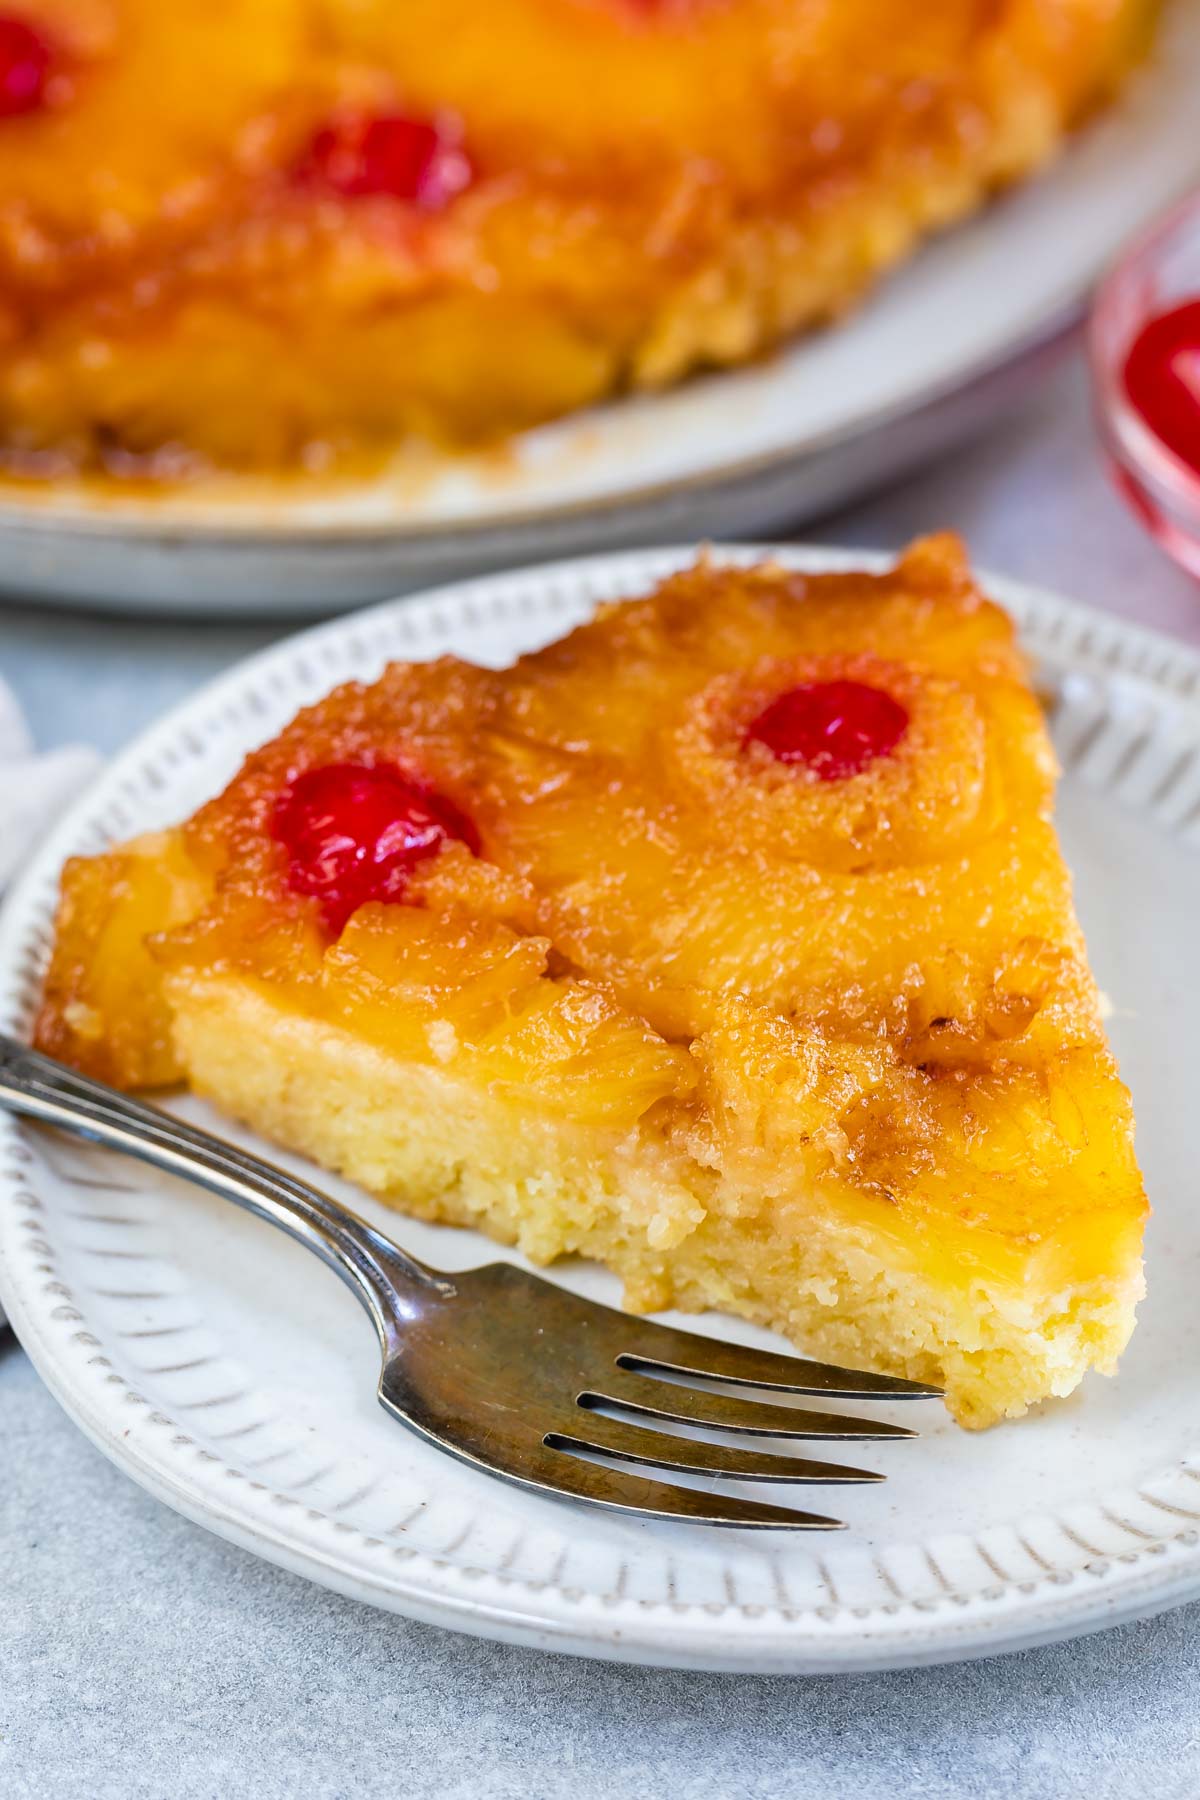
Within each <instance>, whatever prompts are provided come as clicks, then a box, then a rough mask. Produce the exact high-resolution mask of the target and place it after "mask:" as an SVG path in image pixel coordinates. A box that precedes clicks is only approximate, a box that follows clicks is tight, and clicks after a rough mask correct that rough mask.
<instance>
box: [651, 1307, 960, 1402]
mask: <svg viewBox="0 0 1200 1800" xmlns="http://www.w3.org/2000/svg"><path fill="white" fill-rule="evenodd" d="M628 1342H629V1348H628V1349H627V1350H623V1351H622V1352H621V1354H620V1355H619V1356H618V1357H617V1359H616V1360H617V1362H618V1364H619V1365H620V1367H621V1368H623V1369H634V1370H637V1371H638V1372H639V1373H641V1374H647V1375H652V1374H654V1373H655V1371H656V1370H663V1371H664V1372H666V1373H668V1374H675V1375H692V1376H697V1377H703V1376H707V1378H708V1379H709V1380H710V1381H737V1382H741V1383H742V1384H743V1385H744V1386H746V1387H770V1388H781V1389H782V1390H783V1391H784V1392H785V1393H789V1394H824V1395H828V1396H829V1398H831V1399H851V1398H857V1397H858V1396H859V1395H864V1394H865V1395H873V1396H874V1397H875V1398H876V1399H881V1400H882V1399H887V1400H940V1399H941V1397H942V1389H941V1388H940V1387H934V1386H933V1384H932V1383H931V1382H927V1381H906V1380H904V1379H903V1378H902V1377H901V1376H899V1375H874V1374H871V1373H870V1372H869V1371H868V1370H865V1369H840V1368H838V1367H836V1366H835V1365H834V1364H833V1363H822V1362H811V1361H810V1360H809V1359H808V1358H807V1357H803V1356H788V1355H786V1354H781V1353H780V1352H778V1351H774V1350H752V1349H750V1347H749V1346H748V1345H746V1344H727V1343H723V1342H720V1341H718V1340H717V1339H715V1338H708V1337H702V1336H701V1335H700V1334H699V1333H698V1332H695V1331H676V1330H675V1329H674V1327H673V1326H670V1325H660V1324H658V1323H657V1321H655V1320H652V1319H646V1320H636V1321H635V1320H632V1319H631V1320H630V1321H629V1332H628Z"/></svg>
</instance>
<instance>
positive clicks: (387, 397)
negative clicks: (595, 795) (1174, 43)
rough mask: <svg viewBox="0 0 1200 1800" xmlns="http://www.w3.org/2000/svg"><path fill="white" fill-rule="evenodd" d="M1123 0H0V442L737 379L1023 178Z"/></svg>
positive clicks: (1107, 73) (280, 441)
mask: <svg viewBox="0 0 1200 1800" xmlns="http://www.w3.org/2000/svg"><path fill="white" fill-rule="evenodd" d="M1151 12H1152V5H1151V0H937V4H933V5H919V4H914V3H913V0H170V4H165V3H164V0H0V346H2V348H3V355H0V456H3V458H4V459H5V460H6V461H7V463H8V466H9V467H10V468H11V469H13V470H15V471H17V472H24V473H26V474H28V475H54V474H58V473H69V472H72V471H76V470H85V471H86V470H94V469H101V470H105V471H107V472H109V473H110V474H116V475H157V476H159V477H162V478H170V477H178V476H182V475H185V474H188V473H194V472H197V471H202V470H203V469H205V468H211V467H217V468H228V469H238V470H268V471H269V470H278V469H285V470H286V469H293V468H298V469H308V470H322V469H329V468H331V467H332V468H341V469H346V470H347V471H348V472H350V471H353V470H356V469H359V468H361V467H363V466H364V464H368V465H369V464H370V463H372V462H377V461H378V460H379V459H380V458H381V457H383V456H384V455H386V454H387V453H388V452H390V451H392V450H394V449H395V448H396V447H397V446H398V445H400V444H401V443H403V442H405V441H418V440H435V441H437V442H440V443H443V444H444V443H450V444H464V443H467V444H477V443H480V442H486V441H488V440H492V439H495V438H497V437H499V436H502V435H503V434H506V433H509V432H512V431H514V430H518V429H520V428H522V427H524V426H527V425H530V424H532V423H538V422H541V421H543V420H546V419H548V418H552V417H554V416H557V415H560V414H562V413H565V412H569V411H570V410H572V409H574V408H578V407H581V406H585V405H588V404H591V403H592V402H595V401H598V400H602V399H604V398H606V397H608V396H609V395H611V394H613V393H616V392H619V391H622V390H625V389H629V388H654V387H660V386H662V385H664V384H666V383H669V382H672V381H674V380H676V379H677V378H679V377H680V376H682V375H684V374H685V373H686V372H687V371H688V370H690V369H693V368H696V367H702V366H714V365H723V364H730V363H737V362H740V361H742V360H744V359H745V358H747V357H750V356H752V355H754V354H755V353H757V352H759V351H761V350H762V349H764V348H765V347H768V346H770V345H772V344H774V343H776V342H778V341H779V340H780V339H781V338H782V337H784V336H785V335H786V334H788V333H790V332H793V331H795V330H797V329H799V328H801V327H804V326H808V325H811V324H813V323H816V322H819V321H821V320H824V319H828V318H830V317H832V316H834V315H836V314H837V313H839V312H841V311H842V310H843V309H844V308H845V307H846V306H847V305H848V304H849V303H850V302H851V301H852V300H853V299H854V298H855V297H856V296H857V295H858V294H859V293H860V292H861V291H862V290H863V289H864V287H866V286H867V285H868V283H869V282H870V281H871V279H872V278H873V277H874V276H875V275H877V274H878V273H879V272H880V271H881V270H883V269H885V268H886V267H888V266H889V265H890V264H892V263H894V262H895V261H896V260H897V259H898V258H900V257H901V256H903V255H904V254H905V253H906V252H907V251H908V250H909V249H910V247H911V246H912V244H913V242H914V241H915V240H916V239H917V238H919V237H920V236H921V235H923V234H924V233H927V232H929V231H932V230H935V229H937V228H939V227H942V226H944V225H946V224H947V223H949V222H951V221H952V220H954V219H956V218H959V217H961V216H962V215H963V214H965V213H967V212H969V211H971V210H972V209H973V208H974V207H976V206H978V205H979V204H980V203H981V202H982V201H983V199H984V198H985V197H986V196H987V194H988V193H989V192H991V191H992V190H994V189H995V188H997V187H999V186H1001V185H1003V184H1005V183H1007V182H1009V181H1012V180H1014V179H1016V178H1018V177H1020V176H1022V175H1024V174H1025V173H1027V172H1028V171H1029V170H1031V169H1033V168H1035V167H1037V166H1038V165H1039V164H1041V163H1042V162H1044V161H1045V160H1046V159H1047V158H1048V157H1049V156H1050V155H1051V154H1052V153H1053V151H1054V150H1055V148H1056V147H1057V145H1058V144H1059V142H1060V140H1061V137H1062V134H1063V132H1064V131H1065V130H1066V129H1067V128H1068V127H1069V126H1070V125H1071V124H1072V123H1073V122H1074V121H1075V120H1076V119H1077V118H1078V117H1079V116H1080V115H1081V114H1082V113H1084V112H1085V111H1086V110H1087V109H1088V108H1089V107H1090V106H1092V105H1094V104H1096V103H1098V102H1099V101H1101V100H1103V99H1104V98H1105V97H1106V96H1107V95H1108V93H1109V92H1110V91H1111V90H1112V88H1113V87H1114V85H1115V83H1116V81H1117V80H1118V78H1119V77H1120V75H1121V74H1122V73H1123V72H1124V71H1125V70H1126V68H1127V67H1128V66H1129V64H1130V62H1131V61H1132V60H1133V57H1134V55H1135V53H1136V50H1137V48H1138V44H1139V39H1140V38H1141V37H1143V36H1144V35H1145V30H1146V27H1147V24H1148V21H1149V18H1150V15H1151Z"/></svg>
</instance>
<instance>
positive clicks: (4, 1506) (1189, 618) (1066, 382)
mask: <svg viewBox="0 0 1200 1800" xmlns="http://www.w3.org/2000/svg"><path fill="white" fill-rule="evenodd" d="M943 525H945V526H953V527H955V528H956V529H958V530H960V531H962V532H963V533H964V535H965V536H966V537H967V539H968V541H969V543H970V545H971V548H972V551H973V552H974V554H975V557H976V559H977V561H979V562H980V563H983V564H986V565H990V566H991V567H993V568H995V569H998V570H1003V571H1005V572H1006V573H1009V574H1012V575H1016V576H1023V577H1026V578H1028V579H1030V580H1035V581H1039V582H1041V583H1042V584H1043V585H1045V586H1049V587H1058V588H1060V589H1061V590H1063V591H1065V592H1067V593H1070V594H1074V595H1076V596H1078V597H1080V598H1084V599H1088V600H1091V601H1093V602H1094V603H1096V604H1097V605H1100V606H1104V607H1107V608H1109V609H1111V610H1113V611H1115V612H1121V613H1125V614H1127V615H1129V616H1131V617H1136V618H1138V619H1140V620H1142V621H1143V622H1145V623H1147V624H1152V625H1155V626H1157V627H1159V628H1160V629H1162V630H1167V631H1174V632H1175V633H1177V634H1178V635H1179V636H1181V637H1184V638H1187V639H1188V640H1189V641H1191V642H1193V643H1196V644H1200V590H1197V589H1196V588H1195V587H1193V585H1192V584H1191V583H1190V582H1188V581H1187V580H1186V579H1185V578H1184V577H1183V576H1181V575H1179V574H1178V573H1176V572H1175V571H1174V570H1173V569H1171V568H1170V567H1169V566H1168V565H1167V564H1166V563H1165V562H1164V561H1163V560H1162V559H1161V558H1160V557H1159V555H1158V554H1157V552H1156V551H1155V550H1154V549H1153V547H1152V546H1151V545H1149V544H1148V543H1147V542H1146V540H1145V539H1144V538H1143V537H1142V536H1141V534H1140V533H1139V531H1138V530H1137V528H1136V527H1135V526H1134V525H1133V524H1132V523H1131V522H1130V521H1129V520H1128V519H1127V518H1126V517H1125V516H1124V514H1123V513H1122V512H1121V510H1120V509H1119V507H1118V505H1117V503H1116V502H1115V501H1114V499H1113V498H1112V496H1111V494H1110V492H1109V490H1108V488H1107V486H1106V484H1105V481H1104V479H1103V477H1102V475H1101V472H1100V470H1099V467H1098V463H1097V460H1096V456H1095V452H1094V449H1093V445H1092V441H1091V435H1090V430H1089V424H1088V416H1087V403H1086V394H1085V388H1084V381H1083V373H1082V368H1081V364H1080V361H1079V358H1078V356H1077V355H1074V354H1072V355H1068V356H1067V358H1066V359H1065V360H1064V362H1063V363H1062V365H1061V367H1060V368H1059V370H1058V372H1057V373H1056V374H1055V375H1053V376H1052V377H1051V378H1050V379H1049V380H1048V381H1047V382H1046V384H1045V385H1044V386H1043V387H1042V388H1041V389H1040V391H1039V392H1038V393H1037V394H1035V395H1034V396H1032V398H1031V399H1030V400H1028V401H1027V402H1026V403H1025V404H1024V405H1023V406H1022V408H1021V410H1020V411H1019V412H1018V413H1017V414H1016V415H1015V416H1014V417H1013V418H1012V419H1010V420H1007V421H1005V422H1004V423H1003V424H1001V426H1000V427H999V428H998V429H997V431H996V432H995V434H994V435H992V436H991V437H990V438H989V439H988V440H987V441H986V442H985V443H983V444H978V445H976V446H974V447H972V448H969V449H968V450H966V451H963V452H960V453H958V454H956V455H955V456H953V457H951V458H949V459H947V460H945V461H944V462H942V463H941V464H940V465H938V466H935V467H934V468H931V469H927V470H924V471H922V472H921V473H919V474H918V475H915V476H914V477H913V478H912V479H911V480H909V481H908V482H906V483H904V484H902V485H900V486H898V487H896V488H894V489H892V490H891V491H890V492H889V493H888V494H886V495H884V496H881V497H879V498H877V499H875V500H874V501H872V502H870V503H869V504H866V505H862V506H859V507H856V508H855V509H854V510H852V511H851V512H848V513H846V514H844V515H842V516H839V517H836V518H833V519H829V520H826V521H824V522H823V523H822V525H821V526H820V527H819V528H818V529H816V530H812V531H810V532H809V533H808V534H807V535H808V536H810V537H811V538H813V539H815V540H816V541H821V542H828V543H852V544H856V545H880V546H884V547H894V546H896V545H898V544H900V543H901V542H903V541H904V539H905V538H906V537H908V536H910V535H912V534H914V533H916V532H919V531H922V530H927V529H930V528H932V527H938V526H943ZM277 635H279V631H278V627H266V626H256V625H244V626H237V627H232V626H219V627H217V626H207V625H202V624H201V625H187V626H182V625H160V624H155V623H150V622H138V623H132V622H129V621H116V620H102V619H97V618H94V617H87V616H85V615H83V614H62V613H58V612H53V613H52V612H50V611H49V610H44V609H39V608H36V607H33V606H29V607H18V606H13V607H8V608H3V609H0V669H2V670H3V673H4V675H5V677H6V678H7V679H8V680H9V682H10V683H11V684H12V685H13V686H14V688H15V689H16V690H17V692H18V694H19V696H20V697H21V699H22V700H23V702H24V703H25V705H26V707H27V709H28V712H29V715H30V718H31V721H32V724H33V728H34V732H35V735H36V737H37V740H38V742H39V744H41V745H42V746H44V747H50V746H52V745H55V744H59V743H66V742H70V741H77V740H80V739H83V740H85V741H88V742H91V743H93V744H95V745H97V746H98V747H99V748H100V749H101V750H103V751H106V752H107V751H112V750H115V749H116V748H117V747H118V746H119V745H121V744H122V743H124V742H126V741H127V740H128V739H129V738H130V737H131V736H132V735H133V734H134V733H135V732H136V731H137V730H139V729H140V728H141V726H143V725H144V724H146V723H147V722H148V721H150V720H151V719H153V718H154V717H155V716H156V715H157V714H159V713H160V712H162V711H163V710H164V708H166V707H167V706H169V705H171V704H173V703H174V702H175V701H176V700H178V699H180V698H181V697H182V696H184V695H185V694H187V693H189V692H190V691H191V690H192V689H193V688H195V687H197V686H198V685H199V684H200V683H202V682H203V681H205V680H207V679H208V678H209V677H211V676H212V675H214V674H216V673H217V672H218V671H219V670H221V669H223V668H225V667H226V666H227V665H229V664H230V663H232V662H233V661H234V660H235V659H237V658H238V657H241V656H243V655H245V654H246V653H247V652H248V651H250V650H252V649H255V648H257V647H258V646H260V645H262V644H265V643H268V642H270V641H271V639H272V638H273V637H275V636H277ZM1198 1682H1200V1605H1197V1606H1193V1607H1187V1608H1183V1609H1181V1610H1179V1611H1176V1612H1173V1613H1169V1614H1166V1615H1164V1616H1163V1617H1161V1618H1159V1619H1156V1620H1152V1621H1149V1622H1146V1623H1143V1624H1138V1625H1130V1626H1126V1627H1123V1628H1121V1629H1118V1630H1114V1631H1110V1632H1106V1633H1104V1634H1102V1635H1100V1636H1097V1637H1092V1638H1088V1639H1085V1640H1082V1641H1080V1642H1078V1643H1075V1644H1070V1645H1063V1646H1057V1647H1050V1648H1046V1649H1042V1650H1037V1651H1030V1652H1027V1653H1024V1654H1022V1655H1018V1656H1011V1657H1001V1658H994V1659H992V1660H989V1661H986V1662H980V1663H974V1664H964V1665H959V1666H956V1667H950V1668H945V1669H923V1670H914V1671H911V1672H901V1673H894V1674H880V1675H863V1676H850V1677H847V1676H842V1677H837V1678H829V1679H823V1680H780V1679H771V1680H766V1679H756V1678H753V1677H746V1676H740V1677H739V1676H716V1675H690V1674H676V1673H671V1672H663V1671H649V1670H639V1669H632V1668H621V1667H615V1666H608V1665H604V1664H599V1663H586V1662H576V1661H573V1660H571V1659H569V1658H565V1657H554V1656H549V1655H544V1654H541V1653H538V1652H534V1651H528V1650H516V1649H509V1648H505V1647H503V1646H500V1645H493V1644H488V1643H483V1642H477V1641H475V1640H472V1639H468V1638H464V1637H459V1636H455V1635H452V1634H450V1633H447V1632H444V1631H440V1630H437V1629H435V1628H433V1627H429V1626H421V1625H415V1624H410V1623H408V1622H407V1621H405V1620H402V1619H397V1618H393V1617H391V1616H389V1615H386V1614H382V1613H375V1612H371V1611H369V1610H367V1609H366V1608H364V1607H361V1606H358V1605H356V1604H354V1603H352V1602H350V1601H347V1600H342V1599H339V1598H337V1597H336V1596H334V1595H332V1594H327V1593H324V1592H322V1591H321V1590H320V1589H318V1588H315V1587H310V1586H309V1585H307V1584H306V1583H305V1582H303V1581H300V1580H299V1579H297V1578H295V1577H293V1576H290V1575H286V1574H284V1573H282V1572H281V1571H279V1570H277V1569H274V1568H272V1567H270V1566H269V1565H267V1564H265V1563H262V1562H259V1561H257V1560H256V1559H255V1558H254V1557H252V1556H250V1555H248V1554H246V1553H244V1552H242V1551H239V1550H235V1549H232V1548H231V1547H229V1546H228V1545H226V1544H223V1543H221V1542H220V1541H219V1540H218V1539H216V1538H214V1537H211V1536H209V1535H208V1534H207V1533H206V1532H204V1531H202V1530H201V1529H200V1528H199V1527H197V1526H194V1525H191V1524H189V1523H187V1522H186V1521H185V1520H183V1519H181V1518H178V1517H177V1516H176V1515H175V1514H173V1513H171V1512H169V1511H168V1510H167V1509H166V1508H165V1507H163V1506H160V1505H159V1504H158V1503H157V1502H155V1501H153V1500H151V1499H150V1498H149V1497H148V1496H147V1495H145V1494H143V1493H142V1492H141V1490H140V1489H138V1488H136V1487H135V1486H134V1485H133V1484H132V1483H131V1482H129V1481H128V1480H127V1479H126V1478H125V1477H124V1476H123V1475H120V1474H119V1473H118V1472H117V1471H116V1470H115V1469H114V1468H112V1467H111V1466H110V1465H109V1464H108V1463H107V1462H106V1461H105V1460H104V1458H103V1457H101V1456H100V1454H99V1453H98V1452H97V1451H95V1450H93V1449H92V1447H91V1446H90V1445H89V1444H88V1443H86V1442H85V1441H84V1439H83V1438H82V1437H81V1436H80V1435H79V1433H78V1432H77V1431H76V1430H75V1428H74V1426H72V1425H71V1424H70V1423H69V1421H68V1420H67V1418H66V1417H65V1415H64V1414H63V1413H61V1412H60V1411H59V1409H58V1407H57V1406H56V1404H55V1402H54V1401H53V1400H52V1399H51V1398H50V1396H49V1395H48V1394H47V1393H46V1392H45V1391H44V1389H43V1388H42V1387H41V1385H40V1384H39V1382H38V1380H37V1377H36V1376H35V1375H34V1373H33V1371H32V1369H31V1368H30V1366H29V1364H28V1362H27V1361H26V1359H25V1357H24V1356H23V1355H22V1354H21V1352H20V1350H19V1349H18V1348H16V1347H15V1345H13V1344H12V1341H11V1339H10V1340H9V1343H8V1347H7V1348H0V1795H3V1796H5V1797H6V1800H24V1797H26V1796H36V1797H37V1800H41V1797H42V1796H49V1795H51V1794H53V1795H55V1796H63V1795H65V1796H68V1797H70V1796H76V1795H78V1796H81V1797H86V1800H108V1797H110V1796H111V1797H113V1800H126V1797H129V1800H133V1797H134V1796H147V1797H150V1796H154V1797H157V1796H181V1797H187V1800H191V1797H192V1796H196V1797H197V1800H201V1797H204V1800H207V1797H209V1796H211V1797H212V1800H226V1797H229V1800H234V1797H237V1796H242V1795H251V1794H253V1795H255V1796H256V1797H259V1800H276V1797H287V1800H290V1797H291V1796H293V1795H296V1796H301V1795H302V1796H304V1797H305V1800H324V1797H330V1800H333V1797H337V1800H341V1796H352V1795H353V1796H357V1795H371V1796H374V1795H376V1794H380V1795H382V1794H384V1793H387V1794H389V1795H391V1794H395V1795H397V1796H404V1797H405V1800H408V1797H411V1800H422V1797H424V1796H430V1797H432V1796H435V1795H436V1796H439V1797H444V1800H451V1797H457V1796H463V1797H466V1796H472V1797H473V1796H481V1797H485V1796H486V1797H487V1800H492V1797H495V1800H502V1797H506V1796H513V1797H514V1800H515V1797H518V1796H519V1797H520V1800H526V1797H528V1800H540V1797H541V1796H547V1797H549V1796H557V1795H564V1796H568V1795H569V1796H571V1800H589V1797H590V1796H605V1797H606V1800H608V1797H609V1796H625V1795H629V1796H632V1795H638V1796H641V1797H643V1800H660V1797H661V1800H667V1797H668V1796H669V1797H670V1800H718V1797H720V1800H724V1797H725V1796H746V1797H747V1800H773V1797H774V1796H781V1797H782V1796H784V1795H786V1796H788V1797H789V1800H840V1797H841V1796H852V1795H853V1796H855V1797H856V1800H857V1797H863V1796H865V1797H867V1800H873V1797H874V1796H876V1795H889V1796H890V1795H897V1796H908V1795H914V1796H915V1795H920V1796H930V1797H942V1796H948V1797H955V1800H957V1797H958V1796H975V1795H979V1796H992V1795H1013V1796H1027V1797H1029V1800H1035V1797H1036V1800H1041V1797H1043V1796H1044V1797H1046V1800H1049V1797H1051V1796H1053V1797H1055V1800H1057V1797H1059V1796H1069V1795H1071V1796H1073V1795H1080V1794H1084V1793H1087V1794H1088V1795H1089V1796H1090V1797H1091V1800H1110V1797H1117V1796H1120V1797H1123V1796H1126V1795H1133V1794H1138V1795H1141V1794H1147V1793H1148V1794H1153V1795H1155V1796H1161V1797H1163V1800H1172V1797H1174V1796H1180V1797H1181V1800H1182V1797H1183V1796H1194V1795H1196V1794H1197V1793H1200V1686H1198Z"/></svg>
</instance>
